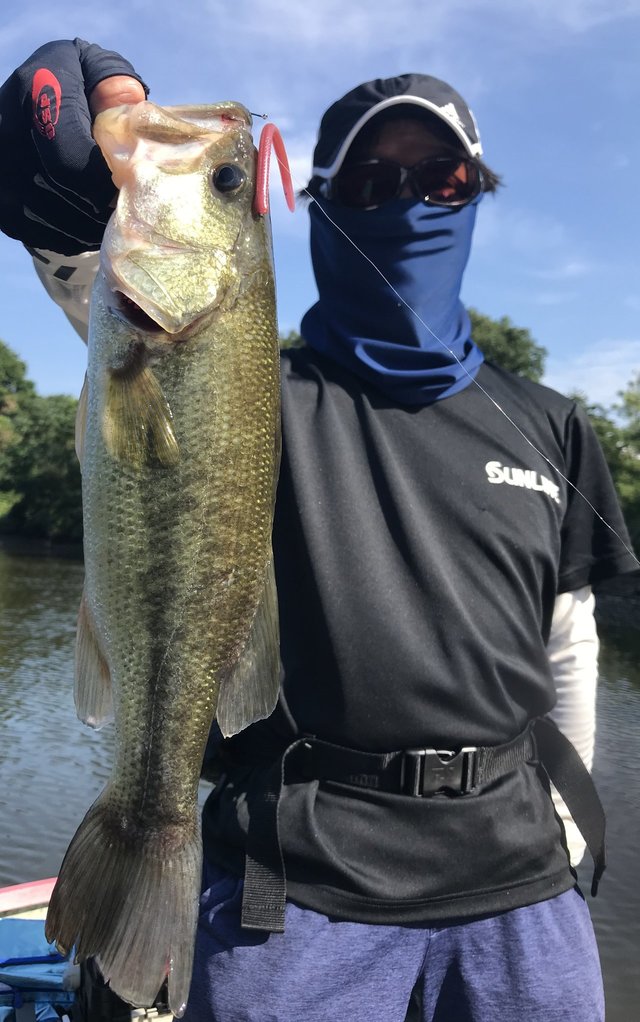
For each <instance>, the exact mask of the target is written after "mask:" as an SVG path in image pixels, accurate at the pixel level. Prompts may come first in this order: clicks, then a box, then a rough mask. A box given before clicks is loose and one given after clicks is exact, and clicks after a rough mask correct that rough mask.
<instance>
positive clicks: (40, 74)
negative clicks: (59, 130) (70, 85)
mask: <svg viewBox="0 0 640 1022" xmlns="http://www.w3.org/2000/svg"><path fill="white" fill-rule="evenodd" d="M31 98H32V99H33V122H34V124H35V126H36V128H37V129H38V131H39V132H40V134H41V135H44V137H45V138H48V139H53V138H55V134H56V124H57V123H58V117H59V116H60V103H61V101H62V89H61V88H60V82H59V81H58V79H57V78H56V76H55V75H54V74H52V72H51V71H49V70H48V69H47V68H46V67H41V68H39V70H38V71H36V73H35V74H34V76H33V85H32V87H31Z"/></svg>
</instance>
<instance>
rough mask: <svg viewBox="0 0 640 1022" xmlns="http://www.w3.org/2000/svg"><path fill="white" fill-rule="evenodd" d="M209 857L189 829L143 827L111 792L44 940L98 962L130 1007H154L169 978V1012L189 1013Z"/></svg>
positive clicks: (64, 880) (67, 875) (83, 833)
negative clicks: (202, 887)
mask: <svg viewBox="0 0 640 1022" xmlns="http://www.w3.org/2000/svg"><path fill="white" fill-rule="evenodd" d="M201 867H202V852H201V841H200V827H199V821H198V816H197V812H194V814H193V819H192V820H190V821H189V822H188V823H185V822H180V823H174V824H170V825H169V826H166V825H163V826H161V827H160V826H159V827H158V828H157V829H155V830H154V829H153V828H148V827H145V828H144V829H142V828H141V827H140V825H139V824H138V823H137V822H136V821H135V819H133V818H129V817H127V816H126V815H125V814H123V811H122V808H121V807H120V808H118V807H117V806H116V804H115V802H114V803H113V804H110V802H109V798H108V789H107V790H106V791H105V792H104V793H103V794H102V795H101V796H100V798H99V799H98V801H97V802H95V803H94V805H93V806H92V807H91V809H90V810H89V812H88V813H87V815H86V816H85V818H84V820H83V821H82V823H81V824H80V826H79V827H78V830H77V831H76V834H75V836H74V838H73V840H72V842H71V844H70V845H69V849H68V851H67V853H66V855H65V857H64V861H63V863H62V867H61V869H60V875H59V877H58V881H57V883H56V886H55V888H54V891H53V894H52V896H51V902H50V904H49V911H48V913H47V921H46V925H45V933H46V936H47V940H49V941H55V942H56V944H57V945H58V947H59V948H60V949H61V950H63V952H65V953H66V952H68V951H69V950H70V949H71V948H72V947H74V946H75V948H76V961H79V962H80V961H83V960H84V959H85V958H89V957H94V958H96V959H97V962H98V965H99V966H100V969H101V971H102V973H103V975H104V978H105V980H106V981H107V982H109V983H110V985H111V987H112V989H113V990H114V991H115V992H116V993H117V994H118V995H119V996H120V997H122V998H123V999H124V1000H125V1001H128V1002H130V1003H131V1004H135V1005H137V1006H148V1005H151V1004H152V1003H153V1001H154V999H155V998H156V996H157V994H158V991H159V990H160V987H161V986H162V983H163V981H164V979H165V977H167V976H168V987H169V1005H170V1008H171V1010H172V1011H173V1013H174V1015H175V1016H176V1018H180V1017H181V1016H182V1015H183V1014H184V1011H185V1008H186V1003H187V998H188V994H189V986H190V983H191V972H192V969H193V947H194V942H195V931H196V925H197V920H198V895H199V891H200V873H201Z"/></svg>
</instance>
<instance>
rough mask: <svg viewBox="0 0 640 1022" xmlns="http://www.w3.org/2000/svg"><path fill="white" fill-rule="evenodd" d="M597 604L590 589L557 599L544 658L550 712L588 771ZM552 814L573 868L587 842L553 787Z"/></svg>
mask: <svg viewBox="0 0 640 1022" xmlns="http://www.w3.org/2000/svg"><path fill="white" fill-rule="evenodd" d="M594 608H595V600H594V597H593V593H592V592H591V587H590V586H584V587H583V588H582V589H576V590H575V591H574V592H571V593H560V595H559V596H557V597H556V602H555V607H554V612H553V621H552V624H551V634H550V636H549V641H548V643H547V654H548V656H549V663H550V664H551V673H552V675H553V680H554V684H555V687H556V692H557V695H558V701H557V703H556V705H555V707H554V708H553V710H552V711H551V713H550V714H549V716H550V717H551V718H552V720H553V721H554V722H555V723H556V724H557V725H558V727H559V728H560V730H561V731H562V733H563V734H564V735H566V737H567V738H568V739H569V741H570V742H571V743H572V744H573V745H574V746H575V748H576V749H577V751H578V753H579V754H580V756H581V758H582V761H583V762H584V764H585V766H586V767H587V769H588V770H591V767H592V765H593V749H594V742H595V726H596V688H597V683H598V649H599V643H598V634H597V631H596V623H595V618H594ZM552 795H553V800H554V803H555V806H556V812H557V813H558V815H559V816H560V818H561V819H562V821H563V823H564V825H565V830H566V834H567V846H568V848H569V853H570V856H571V862H572V864H573V865H574V866H577V864H578V863H579V862H580V860H581V859H582V856H583V855H584V850H585V843H584V840H583V838H582V835H581V834H580V831H579V830H578V828H577V827H576V825H575V823H574V822H573V820H572V819H571V815H570V813H569V810H568V809H567V807H566V805H565V803H564V802H563V801H562V799H561V798H560V796H559V794H558V793H557V791H556V790H555V788H553V786H552Z"/></svg>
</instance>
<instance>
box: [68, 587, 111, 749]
mask: <svg viewBox="0 0 640 1022" xmlns="http://www.w3.org/2000/svg"><path fill="white" fill-rule="evenodd" d="M74 696H75V704H76V712H77V714H78V717H79V718H80V720H81V721H83V723H85V724H88V725H89V727H92V728H95V729H96V730H98V729H99V728H101V727H103V726H104V725H105V724H108V723H109V721H111V720H113V698H112V692H111V675H110V672H109V667H108V664H107V661H106V660H105V658H104V656H103V654H102V651H101V649H100V647H99V645H98V641H97V639H96V635H95V631H94V627H93V623H92V621H91V615H90V614H89V609H88V607H87V598H86V595H85V594H84V593H83V594H82V600H81V601H80V610H79V612H78V630H77V634H76V665H75V686H74Z"/></svg>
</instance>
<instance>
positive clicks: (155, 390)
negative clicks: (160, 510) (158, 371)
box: [102, 362, 180, 470]
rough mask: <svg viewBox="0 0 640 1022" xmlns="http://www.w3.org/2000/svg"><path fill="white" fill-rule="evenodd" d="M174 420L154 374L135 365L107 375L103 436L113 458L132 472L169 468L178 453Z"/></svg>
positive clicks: (141, 366)
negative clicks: (156, 467) (143, 469)
mask: <svg viewBox="0 0 640 1022" xmlns="http://www.w3.org/2000/svg"><path fill="white" fill-rule="evenodd" d="M172 419H173V416H172V414H171V409H170V407H169V404H168V402H167V399H166V397H165V396H164V394H163V392H162V387H161V386H160V384H159V382H158V379H157V377H156V375H155V373H154V372H153V370H152V369H151V368H150V367H149V366H147V365H141V364H139V363H138V362H132V364H131V365H130V366H129V367H127V368H126V369H124V370H117V371H114V370H110V371H108V379H107V383H106V393H105V403H104V413H103V418H102V435H103V437H104V441H105V444H106V446H107V450H108V451H109V453H110V454H111V456H112V457H113V458H115V459H116V460H118V461H121V462H124V463H125V464H128V465H131V466H132V467H133V468H135V469H138V470H140V469H142V468H143V467H150V466H154V465H159V466H161V467H163V468H170V467H171V466H173V465H176V464H177V463H178V460H179V457H180V452H179V449H178V442H177V440H176V436H175V433H174V430H173V421H172Z"/></svg>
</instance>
